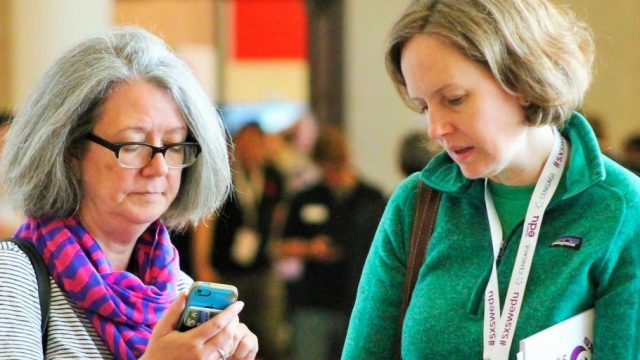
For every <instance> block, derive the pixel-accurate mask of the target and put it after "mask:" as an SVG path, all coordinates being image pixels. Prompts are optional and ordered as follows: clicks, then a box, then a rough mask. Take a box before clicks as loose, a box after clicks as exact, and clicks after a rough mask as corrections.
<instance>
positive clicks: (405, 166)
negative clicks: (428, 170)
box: [398, 130, 434, 177]
mask: <svg viewBox="0 0 640 360" xmlns="http://www.w3.org/2000/svg"><path fill="white" fill-rule="evenodd" d="M433 155H434V152H433V151H432V150H431V149H430V148H429V136H428V135H427V132H426V131H421V130H413V131H411V132H409V133H407V134H406V135H405V136H404V137H403V138H402V139H401V142H400V148H399V151H398V163H399V164H400V170H401V171H402V175H403V177H407V176H409V175H411V174H413V173H415V172H419V171H422V169H423V168H424V167H425V166H426V165H427V163H428V162H429V160H431V158H432V157H433Z"/></svg>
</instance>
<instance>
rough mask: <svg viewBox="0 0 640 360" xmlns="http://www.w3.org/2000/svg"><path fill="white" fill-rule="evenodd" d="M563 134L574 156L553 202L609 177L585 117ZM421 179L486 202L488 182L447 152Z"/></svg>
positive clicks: (577, 116)
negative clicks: (465, 170)
mask: <svg viewBox="0 0 640 360" xmlns="http://www.w3.org/2000/svg"><path fill="white" fill-rule="evenodd" d="M561 133H562V135H563V136H564V137H565V138H566V139H567V140H568V141H569V143H570V144H571V148H570V157H569V163H568V165H567V168H566V169H565V172H564V174H563V176H562V179H561V180H560V184H559V185H558V190H557V191H556V194H555V195H554V199H553V201H552V203H554V202H557V201H560V200H563V199H566V198H569V197H572V196H574V195H576V194H578V193H580V192H582V191H584V190H586V189H587V188H589V187H591V186H593V185H594V184H596V183H598V182H600V181H603V180H604V179H605V176H606V173H605V170H604V163H603V160H602V153H601V152H600V149H599V147H598V141H597V139H596V137H595V134H594V133H593V130H592V129H591V126H589V123H588V122H587V120H586V119H585V118H584V117H583V116H582V115H581V114H579V113H577V112H574V113H573V114H572V116H571V118H570V119H569V121H567V123H566V125H565V126H564V128H563V129H561ZM420 179H421V180H422V181H423V182H424V183H425V184H427V185H429V186H431V187H432V188H434V189H437V190H440V191H442V192H444V193H448V194H450V195H454V196H462V197H469V198H470V199H471V200H476V201H479V202H482V201H484V200H483V196H484V180H483V179H476V180H469V179H467V178H465V177H464V175H463V174H462V172H461V171H460V168H459V167H458V165H457V164H456V163H455V162H454V161H453V160H451V158H450V157H449V155H448V154H447V153H446V152H441V153H439V154H437V155H436V156H435V157H434V158H433V159H432V160H431V162H429V164H427V166H426V167H425V168H424V169H423V170H422V172H421V173H420Z"/></svg>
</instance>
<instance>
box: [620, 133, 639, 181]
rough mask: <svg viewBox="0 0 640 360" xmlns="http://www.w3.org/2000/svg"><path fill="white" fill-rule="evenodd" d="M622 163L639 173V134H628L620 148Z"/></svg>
mask: <svg viewBox="0 0 640 360" xmlns="http://www.w3.org/2000/svg"><path fill="white" fill-rule="evenodd" d="M622 165H624V167H626V168H627V169H629V170H631V171H632V172H634V173H635V174H636V175H640V134H633V135H630V136H629V137H628V138H627V139H626V140H625V142H624V145H623V148H622Z"/></svg>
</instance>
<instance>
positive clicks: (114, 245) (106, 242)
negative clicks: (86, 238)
mask: <svg viewBox="0 0 640 360" xmlns="http://www.w3.org/2000/svg"><path fill="white" fill-rule="evenodd" d="M79 217H80V221H81V222H82V225H83V226H84V228H85V229H86V230H87V231H88V232H89V233H90V234H91V235H92V236H93V237H94V239H96V241H97V242H98V244H100V248H101V249H102V252H103V253H104V255H105V256H106V257H107V259H108V260H109V263H110V264H111V268H112V269H113V270H114V271H124V270H126V269H127V266H128V265H129V261H130V260H131V254H132V253H133V248H134V247H135V245H136V242H137V240H138V237H140V235H142V233H143V232H144V230H145V229H146V228H147V227H149V224H143V225H139V226H131V224H127V225H114V224H112V223H109V224H105V222H104V221H101V219H96V218H95V217H92V216H90V215H89V214H83V213H82V211H81V212H80V214H79Z"/></svg>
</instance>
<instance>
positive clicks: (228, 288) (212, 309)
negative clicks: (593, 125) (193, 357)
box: [178, 281, 238, 331]
mask: <svg viewBox="0 0 640 360" xmlns="http://www.w3.org/2000/svg"><path fill="white" fill-rule="evenodd" d="M237 299H238V289H236V287H235V286H232V285H226V284H217V283H210V282H204V281H196V282H195V283H193V285H192V286H191V290H189V295H188V296H187V304H186V306H185V310H184V311H183V312H182V316H181V317H180V322H179V326H178V330H180V331H187V330H189V329H193V328H194V327H196V326H198V325H200V324H202V323H204V322H206V321H207V320H209V319H211V318H212V317H214V316H215V315H216V314H218V313H219V312H220V311H222V310H224V309H226V308H227V306H229V305H231V304H233V303H234V302H235V301H236V300H237Z"/></svg>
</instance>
